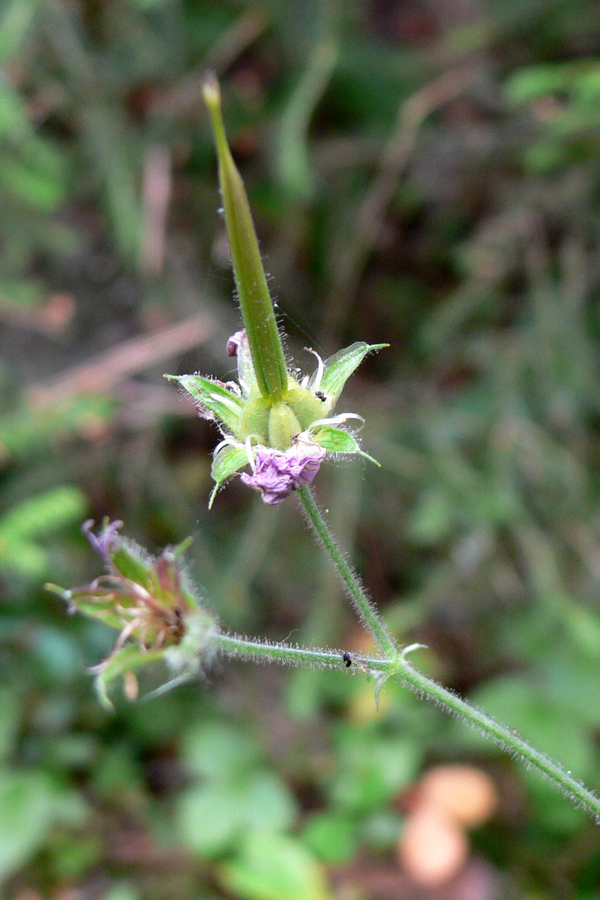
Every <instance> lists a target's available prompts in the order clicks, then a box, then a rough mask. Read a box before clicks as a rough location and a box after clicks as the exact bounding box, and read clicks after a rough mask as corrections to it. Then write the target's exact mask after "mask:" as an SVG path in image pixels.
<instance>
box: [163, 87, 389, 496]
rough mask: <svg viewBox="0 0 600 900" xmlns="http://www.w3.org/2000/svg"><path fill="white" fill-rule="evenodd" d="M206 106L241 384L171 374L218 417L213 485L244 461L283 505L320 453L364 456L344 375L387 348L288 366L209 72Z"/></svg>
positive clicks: (261, 487) (231, 349)
mask: <svg viewBox="0 0 600 900" xmlns="http://www.w3.org/2000/svg"><path fill="white" fill-rule="evenodd" d="M204 98H205V100H206V103H207V106H208V108H209V111H210V115H211V119H212V125H213V132H214V135H215V143H216V148H217V157H218V162H219V181H220V186H221V194H222V197H223V207H224V210H225V221H226V225H227V234H228V236H229V244H230V248H231V258H232V262H233V271H234V275H235V281H236V286H237V292H238V297H239V301H240V308H241V312H242V319H243V323H244V330H242V331H238V332H236V333H235V334H234V335H232V337H231V338H230V339H229V341H228V342H227V353H228V355H229V356H237V360H238V382H239V383H238V384H236V383H231V382H229V383H227V384H225V383H223V382H221V381H217V380H215V379H211V378H205V377H203V376H202V375H182V376H179V377H175V376H167V377H170V378H173V379H174V380H175V381H177V382H178V383H179V385H180V386H181V387H182V388H183V390H184V391H186V392H187V393H188V394H190V395H191V396H192V398H193V399H194V401H195V402H196V404H197V406H198V411H199V413H200V415H201V416H203V417H204V418H207V419H212V420H214V421H216V422H217V424H218V425H219V427H220V429H221V432H222V434H223V440H222V441H221V443H220V444H219V445H218V446H217V448H216V449H215V453H214V457H213V465H212V476H213V479H214V481H215V488H214V490H213V492H212V494H211V497H210V502H209V505H212V502H213V500H214V497H215V494H216V492H217V491H218V489H219V487H220V486H221V485H222V484H223V483H224V482H225V481H226V480H227V479H228V478H230V477H231V476H232V475H235V474H236V473H237V472H239V471H240V470H241V469H243V468H245V467H246V466H250V469H251V470H252V474H244V475H243V476H242V480H243V481H244V482H245V483H246V484H248V485H250V486H251V487H253V488H255V489H256V490H258V491H259V492H260V493H261V495H262V498H263V500H264V501H265V503H269V504H274V503H280V502H281V501H282V500H284V499H285V498H286V497H287V496H288V495H289V494H290V493H291V492H292V491H294V490H296V489H297V488H298V487H300V486H301V485H302V484H308V483H309V482H310V481H312V479H313V477H314V476H315V474H316V472H317V471H318V469H319V466H320V464H321V461H322V460H323V458H324V457H326V456H327V455H330V456H331V455H333V456H339V455H348V454H357V453H358V454H361V455H362V456H365V457H367V458H368V459H371V457H370V456H368V454H366V453H364V452H363V451H362V450H361V449H360V446H359V444H358V441H357V439H356V435H355V431H356V430H357V429H356V428H354V429H353V428H352V425H353V424H354V425H356V423H359V425H362V422H363V420H362V418H361V416H359V415H357V414H356V413H348V412H346V413H340V414H338V415H333V410H334V407H335V405H336V403H337V400H338V398H339V395H340V393H341V391H342V388H343V387H344V384H345V383H346V380H347V379H348V378H349V377H350V375H351V374H352V373H353V372H354V370H355V369H356V368H357V366H359V365H360V363H361V362H362V360H363V359H364V358H365V356H366V355H367V353H370V352H371V351H372V350H378V349H380V348H381V347H385V346H387V345H386V344H374V345H369V344H365V343H361V342H359V343H355V344H352V346H350V347H348V348H346V349H345V350H341V351H340V352H338V353H336V354H335V355H334V356H332V357H331V358H330V359H328V360H326V361H325V362H323V360H322V359H321V358H320V356H319V355H318V354H317V353H314V351H310V352H311V353H314V355H315V357H316V359H317V366H316V369H315V371H314V372H313V374H312V375H310V376H306V377H304V378H302V377H300V376H299V375H298V370H297V369H296V368H295V367H289V366H288V365H287V363H286V360H285V356H284V352H283V346H282V342H281V336H280V334H279V330H278V328H277V322H276V320H275V313H274V310H273V304H272V301H271V297H270V295H269V290H268V287H267V282H266V278H265V273H264V269H263V266H262V262H261V258H260V253H259V249H258V242H257V239H256V234H255V232H254V226H253V223H252V217H251V214H250V208H249V205H248V199H247V197H246V192H245V190H244V185H243V182H242V179H241V177H240V174H239V172H238V171H237V168H236V166H235V163H234V161H233V158H232V156H231V152H230V150H229V146H228V144H227V138H226V136H225V129H224V126H223V120H222V117H221V99H220V92H219V86H218V83H217V81H216V79H215V78H214V76H210V77H209V78H208V79H207V81H206V83H205V87H204Z"/></svg>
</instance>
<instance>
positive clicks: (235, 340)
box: [227, 328, 246, 356]
mask: <svg viewBox="0 0 600 900" xmlns="http://www.w3.org/2000/svg"><path fill="white" fill-rule="evenodd" d="M245 338H246V329H245V328H243V329H242V330H241V331H236V332H235V334H232V335H231V337H230V338H229V340H228V341H227V356H237V355H238V347H239V346H240V345H241V343H242V341H243V340H245Z"/></svg>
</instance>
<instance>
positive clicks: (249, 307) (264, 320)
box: [203, 75, 288, 399]
mask: <svg viewBox="0 0 600 900" xmlns="http://www.w3.org/2000/svg"><path fill="white" fill-rule="evenodd" d="M203 93H204V100H205V102H206V105H207V106H208V110H209V113H210V117H211V122H212V127H213V134H214V138H215V146H216V150H217V158H218V162H219V182H220V185H221V195H222V197H223V207H224V209H225V223H226V225H227V236H228V238H229V246H230V248H231V260H232V262H233V273H234V275H235V283H236V286H237V291H238V297H239V301H240V307H241V310H242V318H243V320H244V326H245V328H246V333H247V335H248V344H249V346H250V353H251V356H252V363H253V366H254V372H255V375H256V381H257V384H258V387H259V390H260V392H261V394H262V395H263V396H264V397H274V398H276V399H280V398H281V395H282V394H283V392H284V391H285V389H286V387H287V380H288V376H287V369H286V365H285V357H284V355H283V347H282V345H281V337H280V335H279V330H278V328H277V321H276V319H275V312H274V310H273V303H272V301H271V296H270V294H269V289H268V287H267V280H266V277H265V272H264V269H263V264H262V260H261V258H260V252H259V249H258V241H257V238H256V233H255V231H254V224H253V222H252V214H251V212H250V207H249V205H248V198H247V196H246V190H245V188H244V184H243V182H242V179H241V176H240V173H239V172H238V170H237V168H236V165H235V163H234V161H233V157H232V155H231V152H230V150H229V146H228V144H227V137H226V136H225V127H224V125H223V118H222V116H221V93H220V90H219V83H218V81H217V79H216V77H215V76H214V75H209V76H208V77H207V79H206V81H205V83H204V92H203Z"/></svg>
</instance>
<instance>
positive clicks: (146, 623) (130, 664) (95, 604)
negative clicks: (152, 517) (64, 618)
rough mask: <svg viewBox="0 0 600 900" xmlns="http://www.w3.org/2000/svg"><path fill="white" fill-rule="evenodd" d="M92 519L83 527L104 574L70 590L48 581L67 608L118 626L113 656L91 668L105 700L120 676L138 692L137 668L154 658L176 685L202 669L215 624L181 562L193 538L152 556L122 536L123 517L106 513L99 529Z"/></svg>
mask: <svg viewBox="0 0 600 900" xmlns="http://www.w3.org/2000/svg"><path fill="white" fill-rule="evenodd" d="M93 524H94V523H93V522H91V521H90V522H86V523H85V525H84V526H83V531H84V533H85V534H86V535H87V537H88V539H89V541H90V543H91V544H92V546H93V547H94V549H95V550H97V551H98V552H99V553H100V554H101V556H102V557H103V558H104V561H105V564H106V567H107V570H108V571H107V573H106V574H105V575H101V576H100V577H99V578H95V579H94V580H93V581H91V582H90V583H89V584H86V585H83V586H82V587H78V588H73V589H71V590H64V589H63V588H59V587H57V586H56V585H48V586H47V587H48V588H49V589H50V590H53V591H54V592H55V593H57V594H59V596H61V597H62V598H63V599H64V600H65V601H66V602H67V604H68V607H69V611H70V612H82V613H84V614H85V615H87V616H90V617H92V618H95V619H100V620H101V621H102V622H104V623H105V624H106V625H109V626H110V627H112V628H116V629H117V630H118V631H119V636H118V637H117V641H116V643H115V645H114V647H113V650H112V652H111V653H110V655H109V656H108V658H107V659H105V660H103V661H102V662H101V663H99V664H98V665H96V666H94V667H93V668H92V669H91V672H92V673H93V674H94V675H96V689H97V691H98V694H99V697H100V699H101V701H102V703H103V704H104V706H107V707H112V704H111V702H110V700H109V698H108V686H109V684H110V683H111V682H113V681H115V680H116V679H117V678H119V677H121V676H123V677H124V679H125V689H126V695H127V696H128V697H129V698H132V697H135V696H137V680H136V676H135V674H134V672H135V670H137V669H138V668H140V667H141V666H143V665H146V664H148V663H150V662H155V661H156V660H162V661H164V662H165V663H166V664H167V665H168V667H169V669H170V670H171V671H172V672H173V673H174V675H175V676H176V680H177V683H179V682H181V681H185V680H187V679H190V678H193V677H194V676H195V675H197V674H198V672H199V671H200V669H201V666H202V665H203V664H204V663H205V662H206V661H207V657H209V656H210V652H211V638H212V637H213V636H214V635H215V634H216V633H217V631H218V627H217V624H216V620H215V618H214V616H212V615H211V614H210V613H208V612H207V611H206V610H205V609H204V608H203V607H202V606H201V604H200V601H199V598H198V596H197V594H196V593H195V592H194V590H193V589H192V588H191V586H190V584H189V582H188V579H187V577H186V574H185V571H184V570H183V568H182V561H181V555H182V552H183V550H184V549H185V548H186V547H187V546H188V545H189V541H186V542H184V543H183V544H180V545H179V546H178V547H174V548H173V549H169V548H167V549H165V550H163V552H162V553H161V554H160V556H158V557H152V556H150V555H149V554H147V553H146V551H145V550H143V549H142V548H141V547H138V546H137V544H135V543H133V542H132V541H129V540H127V539H126V538H124V537H122V536H121V535H120V534H119V529H120V528H121V526H122V523H121V522H110V521H109V520H108V519H105V520H104V522H103V525H102V527H101V529H100V531H99V533H98V534H95V533H94V532H93V531H92V528H93Z"/></svg>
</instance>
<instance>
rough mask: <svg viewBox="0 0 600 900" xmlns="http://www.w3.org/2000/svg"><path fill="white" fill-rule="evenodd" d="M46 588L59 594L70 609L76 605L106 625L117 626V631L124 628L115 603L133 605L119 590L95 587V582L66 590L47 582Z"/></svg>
mask: <svg viewBox="0 0 600 900" xmlns="http://www.w3.org/2000/svg"><path fill="white" fill-rule="evenodd" d="M44 588H45V590H47V591H51V592H52V593H53V594H58V596H59V597H60V598H61V599H62V600H64V602H65V603H66V604H67V605H68V606H69V608H70V609H73V607H74V608H75V609H76V610H77V612H80V613H82V614H83V615H84V616H89V618H90V619H99V620H100V621H101V622H104V624H105V625H108V626H110V627H111V628H116V629H117V631H120V630H121V629H122V628H123V620H122V618H121V617H120V616H118V615H117V613H115V612H114V607H115V603H116V602H117V600H118V602H119V603H121V605H123V606H125V605H132V603H131V602H129V603H128V598H126V597H122V595H121V594H120V593H119V592H118V591H116V590H113V589H111V588H101V587H97V588H94V587H93V583H92V585H86V586H85V587H82V588H73V589H72V590H65V588H61V587H59V586H58V585H57V584H50V583H47V584H45V585H44Z"/></svg>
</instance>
